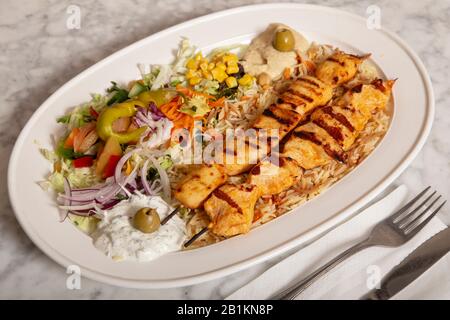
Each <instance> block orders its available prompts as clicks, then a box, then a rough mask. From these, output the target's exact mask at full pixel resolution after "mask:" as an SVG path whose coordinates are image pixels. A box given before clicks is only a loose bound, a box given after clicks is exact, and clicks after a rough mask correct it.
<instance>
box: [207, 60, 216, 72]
mask: <svg viewBox="0 0 450 320" xmlns="http://www.w3.org/2000/svg"><path fill="white" fill-rule="evenodd" d="M215 66H216V64H215V63H214V62H210V63H208V71H211V70H212V69H214V68H215Z"/></svg>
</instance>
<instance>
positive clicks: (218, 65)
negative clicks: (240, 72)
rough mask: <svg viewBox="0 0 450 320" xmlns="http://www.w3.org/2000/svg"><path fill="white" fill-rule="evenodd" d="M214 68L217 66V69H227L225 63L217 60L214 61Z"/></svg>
mask: <svg viewBox="0 0 450 320" xmlns="http://www.w3.org/2000/svg"><path fill="white" fill-rule="evenodd" d="M216 68H219V69H220V70H222V71H225V70H227V66H226V65H225V63H223V62H218V63H216Z"/></svg>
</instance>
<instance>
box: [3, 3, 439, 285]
mask: <svg viewBox="0 0 450 320" xmlns="http://www.w3.org/2000/svg"><path fill="white" fill-rule="evenodd" d="M294 7H295V8H307V9H314V10H321V11H328V12H332V13H335V14H339V15H341V16H346V17H348V18H351V19H357V20H364V18H363V17H362V16H359V15H357V14H354V13H350V12H347V11H345V10H341V9H337V8H332V7H327V6H321V5H313V4H300V3H268V4H256V5H248V6H240V7H235V8H231V9H226V10H222V11H217V12H214V13H210V14H207V15H204V16H201V17H197V18H194V19H191V20H187V21H184V22H182V23H179V24H177V25H174V26H172V27H169V28H166V29H163V30H161V31H159V32H157V33H154V34H151V35H149V36H147V37H145V38H143V39H140V40H138V41H136V42H134V43H132V44H130V45H128V46H126V47H124V48H122V49H120V50H118V51H116V52H114V53H113V54H111V55H109V56H107V57H106V58H104V59H102V60H100V61H98V62H96V63H95V64H93V65H92V66H90V67H88V68H87V69H85V70H83V71H82V72H80V73H79V74H77V75H76V76H75V77H73V78H72V79H70V80H69V81H68V82H66V83H65V84H64V85H62V86H61V87H59V89H58V90H57V91H55V92H54V93H53V94H52V95H50V96H49V97H48V98H47V99H46V100H45V101H44V102H43V103H42V104H41V105H40V106H39V108H38V109H36V110H35V112H34V113H33V115H32V116H31V117H30V118H29V119H28V121H27V123H26V124H25V126H24V127H23V128H22V130H21V132H20V134H19V136H18V138H17V140H16V142H15V144H14V148H13V151H12V153H11V156H10V159H9V163H8V172H7V180H8V182H7V186H8V195H9V199H10V203H11V207H12V209H13V211H14V214H15V216H16V218H17V220H18V222H19V224H20V226H21V227H22V229H23V230H24V231H25V233H26V234H27V236H28V237H29V238H30V239H31V240H32V241H33V243H34V244H35V245H36V246H37V247H38V248H39V249H40V250H41V251H42V252H44V253H45V254H46V255H47V256H48V257H50V258H51V259H52V260H54V261H55V262H57V263H58V264H60V265H61V266H63V267H64V268H66V267H67V266H69V265H73V264H74V262H73V261H71V260H70V259H68V258H66V257H65V256H64V255H63V254H61V253H59V252H58V251H56V250H55V249H54V248H52V247H51V246H50V245H48V244H46V243H44V242H43V241H41V239H40V237H39V235H38V234H36V232H35V231H34V230H33V228H31V226H28V225H27V223H26V221H25V219H24V217H23V216H22V215H21V214H19V213H18V210H17V208H16V204H15V202H14V201H13V199H14V197H13V195H12V184H13V176H14V174H15V167H16V166H15V164H16V163H17V161H16V159H17V158H18V153H19V149H20V146H21V145H22V144H23V140H24V138H25V136H26V132H27V131H29V130H30V128H31V125H30V123H31V122H33V120H34V119H36V118H38V117H39V116H40V115H41V113H43V112H44V109H45V106H46V105H49V104H50V103H51V102H52V100H54V99H56V97H57V96H59V95H60V94H61V92H63V91H64V89H65V88H66V87H69V86H70V85H71V84H72V83H73V82H76V81H78V79H79V78H82V77H83V76H85V75H86V74H88V73H92V72H95V70H96V69H97V68H99V67H101V66H102V65H103V64H105V63H108V61H109V60H112V59H114V58H115V57H116V56H119V55H123V54H126V53H127V52H128V51H131V50H134V49H135V48H137V47H139V46H140V45H141V44H143V43H144V42H145V41H148V39H149V38H152V39H158V38H160V37H164V35H165V34H166V33H170V32H173V31H175V30H177V29H181V28H184V27H185V26H188V25H191V24H196V23H198V22H203V21H209V20H214V19H216V18H219V17H221V16H226V15H233V14H237V13H239V12H244V11H252V10H254V11H257V10H259V9H267V8H277V9H280V8H281V9H283V8H285V9H289V8H294ZM377 31H378V32H382V33H384V34H385V35H387V36H388V37H389V38H391V39H392V40H393V41H394V42H395V43H396V44H397V45H399V46H400V47H401V48H402V50H404V51H405V53H406V54H407V55H408V56H409V57H410V58H411V60H412V61H413V62H414V64H415V66H416V68H417V71H418V72H419V74H420V77H421V78H422V81H423V84H424V87H425V89H426V92H425V95H426V98H427V99H426V102H427V106H428V112H427V113H426V117H427V118H426V120H424V123H423V128H422V130H421V133H420V136H419V137H418V138H417V143H416V145H415V146H414V147H413V148H412V149H411V150H410V152H409V153H408V154H407V155H406V156H405V157H404V158H403V159H402V161H401V162H399V164H398V165H397V166H396V167H395V169H394V170H393V171H391V173H388V178H387V179H386V180H384V181H383V182H381V183H379V184H378V185H376V186H374V187H373V188H372V189H371V190H370V191H369V192H367V193H366V194H365V195H363V196H361V197H360V198H359V199H356V200H355V201H354V202H352V204H351V205H350V206H348V207H347V208H346V209H344V210H342V211H341V212H336V213H335V214H334V215H333V216H331V217H330V218H329V219H327V220H326V221H325V222H323V223H322V224H320V225H318V226H316V227H314V228H312V229H310V230H308V231H306V232H304V233H302V234H300V235H298V236H297V237H296V238H294V239H292V240H290V241H287V242H285V243H282V244H280V245H278V246H277V247H274V248H273V249H272V250H269V251H268V252H260V253H258V254H256V255H255V256H254V257H252V258H250V259H246V260H243V261H239V262H236V263H234V264H232V265H228V266H225V267H221V268H217V269H215V270H212V271H208V272H205V273H202V274H198V275H195V276H188V277H182V278H173V279H170V280H133V279H124V278H120V277H117V276H112V275H106V274H103V273H99V272H97V271H94V270H91V269H89V268H86V267H83V270H82V275H83V276H85V277H87V278H90V279H93V280H95V281H100V282H103V283H107V284H110V285H115V286H120V287H128V288H137V289H150V288H151V289H156V288H171V287H180V286H187V285H193V284H197V283H201V282H205V281H209V280H213V279H217V278H219V277H224V276H227V275H230V274H232V273H235V272H238V271H240V270H243V269H245V268H248V267H251V266H253V265H256V264H258V263H261V262H263V261H266V260H268V259H270V258H272V257H275V256H277V255H280V254H282V253H285V252H287V251H288V250H290V249H293V248H294V247H296V246H298V245H300V244H302V243H303V244H305V243H308V242H310V241H312V240H313V239H315V238H317V237H319V236H320V235H322V234H324V233H326V232H328V231H329V230H331V229H333V228H335V227H337V226H339V225H340V224H341V223H343V222H345V221H346V220H348V219H350V218H351V217H353V216H354V215H356V213H357V212H355V211H357V210H358V209H359V208H361V206H363V205H364V204H367V203H368V202H370V201H371V200H373V199H374V198H375V197H376V196H377V195H378V194H379V193H381V192H382V191H383V190H384V189H385V188H386V187H387V186H389V185H390V184H391V183H392V182H393V181H394V180H395V179H397V178H398V176H399V175H400V174H401V173H402V172H403V171H404V170H405V169H406V168H407V167H408V166H409V165H410V163H411V162H412V161H413V160H414V158H415V157H416V156H417V155H418V153H419V152H420V151H421V149H422V147H423V145H424V144H425V141H426V139H427V137H428V135H429V133H430V131H431V127H432V124H433V120H434V114H435V99H434V92H433V88H432V83H431V80H430V76H429V75H428V72H427V70H426V68H425V66H424V64H423V62H422V61H421V59H420V58H419V56H418V55H417V54H416V53H415V52H414V50H412V48H411V47H410V46H409V45H408V44H407V43H406V42H405V41H404V40H402V39H401V38H400V37H399V36H398V35H396V34H395V33H393V32H391V31H388V30H386V29H385V28H380V29H379V30H377Z"/></svg>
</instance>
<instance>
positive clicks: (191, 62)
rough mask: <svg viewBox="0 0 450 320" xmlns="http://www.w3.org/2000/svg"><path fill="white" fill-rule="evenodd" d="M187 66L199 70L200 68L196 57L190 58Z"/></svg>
mask: <svg viewBox="0 0 450 320" xmlns="http://www.w3.org/2000/svg"><path fill="white" fill-rule="evenodd" d="M186 67H187V68H188V69H191V70H197V69H198V61H195V60H194V59H189V60H188V61H187V63H186Z"/></svg>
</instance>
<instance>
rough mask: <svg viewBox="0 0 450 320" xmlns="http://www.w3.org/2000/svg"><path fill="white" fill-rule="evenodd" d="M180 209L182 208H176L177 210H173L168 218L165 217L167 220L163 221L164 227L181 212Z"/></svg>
mask: <svg viewBox="0 0 450 320" xmlns="http://www.w3.org/2000/svg"><path fill="white" fill-rule="evenodd" d="M180 208H181V207H178V208H176V209H175V210H173V211H172V212H171V213H170V214H169V215H168V216H167V217H165V218H164V219H163V221H161V225H162V226H163V225H165V224H166V223H167V221H169V220H170V219H172V217H173V216H174V215H176V214H177V213H178V211H180Z"/></svg>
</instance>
